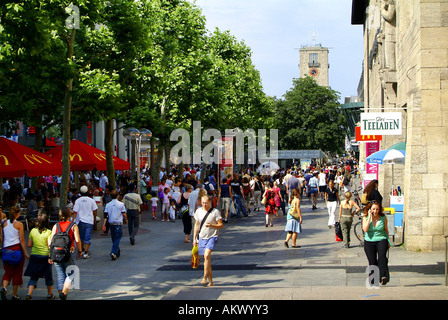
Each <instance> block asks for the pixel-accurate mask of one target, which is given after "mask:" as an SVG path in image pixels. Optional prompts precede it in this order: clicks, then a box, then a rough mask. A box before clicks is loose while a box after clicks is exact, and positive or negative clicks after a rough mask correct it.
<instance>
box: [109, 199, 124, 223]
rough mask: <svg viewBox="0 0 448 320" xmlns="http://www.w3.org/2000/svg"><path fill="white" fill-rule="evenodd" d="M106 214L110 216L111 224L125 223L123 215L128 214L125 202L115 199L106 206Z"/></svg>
mask: <svg viewBox="0 0 448 320" xmlns="http://www.w3.org/2000/svg"><path fill="white" fill-rule="evenodd" d="M104 212H107V213H108V214H109V218H108V221H109V223H111V224H114V223H123V213H124V212H126V208H125V206H124V204H123V202H121V201H118V200H117V199H113V200H112V201H109V202H108V203H107V204H106V209H104Z"/></svg>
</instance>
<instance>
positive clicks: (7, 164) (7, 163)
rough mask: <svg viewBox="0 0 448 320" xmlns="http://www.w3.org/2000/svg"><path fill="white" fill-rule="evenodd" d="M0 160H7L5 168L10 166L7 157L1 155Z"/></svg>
mask: <svg viewBox="0 0 448 320" xmlns="http://www.w3.org/2000/svg"><path fill="white" fill-rule="evenodd" d="M0 158H3V159H4V160H5V166H9V160H8V158H6V156H5V155H3V154H1V155H0Z"/></svg>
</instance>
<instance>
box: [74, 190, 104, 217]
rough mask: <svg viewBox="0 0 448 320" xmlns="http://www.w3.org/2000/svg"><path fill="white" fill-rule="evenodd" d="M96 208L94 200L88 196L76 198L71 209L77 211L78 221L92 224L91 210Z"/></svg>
mask: <svg viewBox="0 0 448 320" xmlns="http://www.w3.org/2000/svg"><path fill="white" fill-rule="evenodd" d="M95 210H98V206H97V205H96V201H95V200H93V199H92V198H90V197H86V196H84V197H81V198H79V199H77V200H76V202H75V205H74V206H73V211H74V212H76V213H77V215H76V216H77V219H76V220H78V219H79V220H78V221H81V222H84V223H89V224H93V222H94V221H93V211H95Z"/></svg>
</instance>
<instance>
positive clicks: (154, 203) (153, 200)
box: [151, 197, 159, 207]
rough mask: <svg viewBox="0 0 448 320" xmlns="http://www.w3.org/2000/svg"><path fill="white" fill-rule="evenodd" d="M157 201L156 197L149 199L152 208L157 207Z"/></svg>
mask: <svg viewBox="0 0 448 320" xmlns="http://www.w3.org/2000/svg"><path fill="white" fill-rule="evenodd" d="M157 201H159V199H157V197H152V198H151V205H152V206H153V207H157Z"/></svg>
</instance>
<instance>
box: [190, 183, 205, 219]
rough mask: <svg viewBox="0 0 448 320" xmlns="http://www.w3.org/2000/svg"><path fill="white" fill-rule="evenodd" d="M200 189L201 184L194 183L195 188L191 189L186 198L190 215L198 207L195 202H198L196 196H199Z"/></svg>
mask: <svg viewBox="0 0 448 320" xmlns="http://www.w3.org/2000/svg"><path fill="white" fill-rule="evenodd" d="M201 189H202V184H201V183H198V184H197V185H196V189H194V190H193V191H191V193H190V197H189V198H188V206H189V207H190V208H189V211H190V215H191V216H192V215H194V213H195V212H196V209H197V207H198V205H197V202H198V197H199V190H201Z"/></svg>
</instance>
